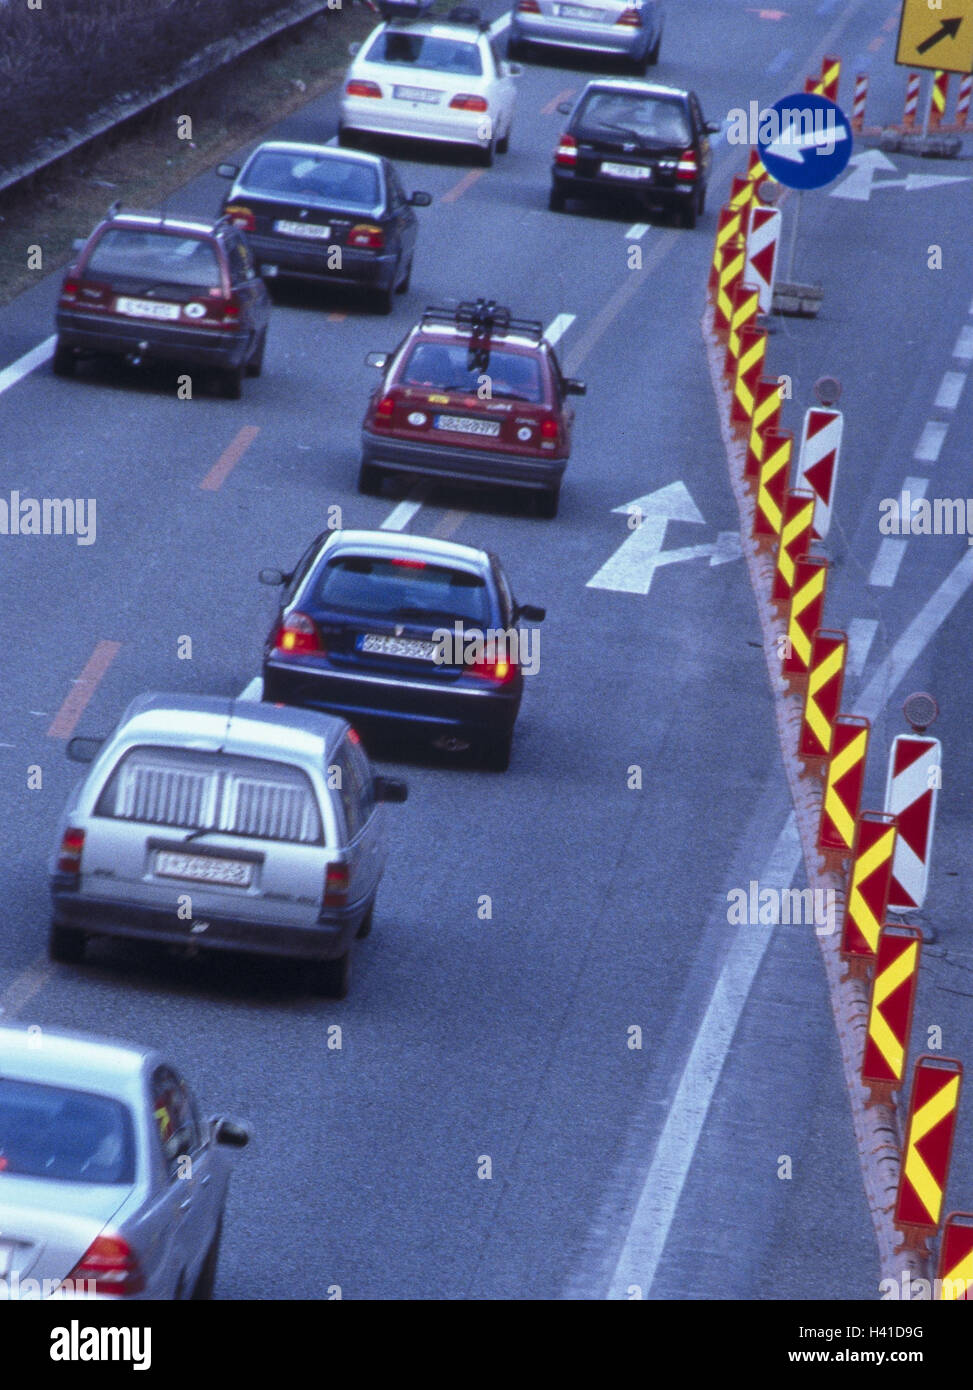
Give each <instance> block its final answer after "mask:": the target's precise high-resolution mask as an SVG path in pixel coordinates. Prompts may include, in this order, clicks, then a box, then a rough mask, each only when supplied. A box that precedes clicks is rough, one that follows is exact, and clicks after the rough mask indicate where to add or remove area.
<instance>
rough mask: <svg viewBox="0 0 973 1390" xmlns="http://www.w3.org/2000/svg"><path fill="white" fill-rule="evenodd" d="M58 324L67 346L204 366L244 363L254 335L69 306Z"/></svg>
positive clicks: (64, 343) (59, 315)
mask: <svg viewBox="0 0 973 1390" xmlns="http://www.w3.org/2000/svg"><path fill="white" fill-rule="evenodd" d="M56 326H57V332H58V339H59V342H60V343H61V344H62V345H63V346H64V347H71V348H79V349H80V350H82V351H87V352H110V353H120V354H123V355H127V354H132V355H134V356H137V357H142V358H155V359H162V360H164V361H170V362H196V363H199V364H201V365H202V366H212V367H239V366H242V364H243V363H244V362H245V361H246V358H247V353H248V349H249V346H250V335H249V334H248V333H246V332H244V331H242V330H239V329H238V330H236V331H234V332H231V333H220V332H219V331H216V330H209V331H207V330H201V329H198V328H184V327H182V326H181V325H179V324H170V323H154V322H153V323H144V322H142V321H140V320H127V319H122V318H119V317H118V316H117V315H114V314H113V315H108V314H97V315H95V314H79V313H76V312H74V311H73V310H66V309H59V310H58V312H57V316H56Z"/></svg>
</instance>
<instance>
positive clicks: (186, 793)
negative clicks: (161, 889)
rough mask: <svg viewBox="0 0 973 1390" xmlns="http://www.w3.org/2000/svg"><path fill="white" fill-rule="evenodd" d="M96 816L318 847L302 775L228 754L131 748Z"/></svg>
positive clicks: (309, 790)
mask: <svg viewBox="0 0 973 1390" xmlns="http://www.w3.org/2000/svg"><path fill="white" fill-rule="evenodd" d="M95 815H97V816H106V817H109V818H111V819H112V820H127V821H138V822H140V823H142V824H146V825H167V826H172V827H174V828H177V829H181V830H213V831H218V832H219V833H220V834H223V835H242V836H246V837H247V838H248V839H258V840H287V841H290V842H293V843H296V844H308V845H319V844H321V843H322V830H321V815H320V811H319V809H318V803H317V798H316V796H315V793H314V787H313V784H312V783H311V780H310V778H309V777H308V775H307V773H305V772H304V771H302V769H300V768H297V767H292V766H288V765H287V764H286V763H278V762H269V761H266V762H265V761H263V760H262V759H259V758H247V757H240V756H238V755H235V754H229V753H205V752H194V751H193V750H191V749H183V748H156V747H138V748H130V749H129V750H128V752H127V753H126V754H125V755H124V757H123V758H122V759H121V761H120V762H119V763H118V765H117V766H116V767H115V769H114V771H113V772H112V774H111V776H110V777H109V779H108V781H107V783H106V784H105V787H104V789H103V791H102V792H101V795H100V796H99V797H98V802H97V805H96V806H95Z"/></svg>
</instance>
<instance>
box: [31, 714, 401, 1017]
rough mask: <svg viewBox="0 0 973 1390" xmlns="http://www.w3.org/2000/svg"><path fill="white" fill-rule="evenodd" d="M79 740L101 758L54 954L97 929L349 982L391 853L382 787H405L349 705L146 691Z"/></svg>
mask: <svg viewBox="0 0 973 1390" xmlns="http://www.w3.org/2000/svg"><path fill="white" fill-rule="evenodd" d="M96 748H97V749H99V750H100V751H98V752H97V754H95V749H96ZM68 754H69V756H71V757H73V758H75V759H77V760H79V761H87V760H90V759H91V758H92V757H94V761H93V765H92V767H91V770H90V771H89V773H88V775H87V777H86V778H85V779H84V780H83V781H82V782H81V783H80V784H79V785H78V786H77V787H76V788H75V790H74V792H73V793H72V796H71V798H70V801H69V803H68V806H67V809H66V811H65V813H64V816H63V817H62V821H61V825H60V833H59V837H58V843H57V849H56V851H55V855H54V861H53V864H52V872H51V892H52V897H53V921H52V925H51V934H50V942H49V951H50V955H51V958H52V959H53V960H57V961H64V962H69V963H78V962H80V961H81V960H82V959H83V957H84V952H85V944H86V941H87V938H88V937H89V936H108V937H127V938H129V939H133V940H143V941H154V942H161V943H166V944H169V945H176V946H182V947H189V948H193V949H194V950H220V951H227V950H229V951H242V952H255V953H259V954H264V955H273V956H282V957H295V958H301V959H305V960H308V961H311V962H315V963H316V964H317V967H318V969H317V975H318V980H317V983H318V985H319V986H320V988H321V989H322V990H323V991H324V992H325V993H327V994H331V995H334V996H336V997H338V998H343V997H344V995H345V994H346V993H347V989H348V979H349V970H350V953H351V945H352V942H353V940H354V939H355V938H356V937H358V938H361V937H364V936H367V935H368V933H369V931H370V930H371V924H372V914H373V912H374V909H375V896H376V894H377V892H378V886H379V882H380V880H381V877H382V872H383V869H384V867H385V860H386V854H387V848H386V839H385V827H384V814H383V808H382V804H381V803H382V802H383V801H404V800H405V799H406V787H405V784H404V783H403V782H400V781H398V780H396V779H392V778H385V777H379V776H375V775H373V774H372V771H371V768H370V766H369V762H368V759H367V757H366V755H365V752H364V749H363V748H362V747H361V744H360V741H359V738H358V734H357V733H356V731H355V730H354V729H352V728H350V727H349V725H348V724H347V722H346V721H345V720H343V719H339V718H334V717H332V716H330V715H325V714H320V713H317V712H315V711H309V710H300V709H292V708H286V709H285V708H280V707H276V706H273V705H267V704H258V703H253V702H250V701H243V700H231V699H228V698H225V697H219V696H208V695H206V696H185V695H143V696H141V697H139V698H138V699H137V700H135V701H133V703H132V704H131V705H129V707H128V709H127V710H126V712H125V714H124V716H123V718H122V721H121V723H120V724H119V726H118V728H117V729H116V730H115V732H114V734H112V735H111V737H110V738H108V739H107V740H104V741H102V740H91V739H78V738H75V739H72V740H71V741H70V743H69V744H68Z"/></svg>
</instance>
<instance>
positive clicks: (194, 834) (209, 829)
mask: <svg viewBox="0 0 973 1390" xmlns="http://www.w3.org/2000/svg"><path fill="white" fill-rule="evenodd" d="M219 828H220V827H219V826H218V825H200V826H198V827H197V829H195V830H190V832H189V834H188V835H187V836H186V838H185V839H184V840H183V844H184V845H188V844H189V842H190V840H198V839H199V838H200V836H201V835H212V833H213V831H214V830H219Z"/></svg>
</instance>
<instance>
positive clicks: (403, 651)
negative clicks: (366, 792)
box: [260, 531, 544, 771]
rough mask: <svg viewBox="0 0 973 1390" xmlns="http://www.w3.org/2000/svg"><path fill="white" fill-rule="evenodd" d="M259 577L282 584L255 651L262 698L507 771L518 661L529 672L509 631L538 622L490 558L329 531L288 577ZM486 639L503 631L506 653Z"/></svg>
mask: <svg viewBox="0 0 973 1390" xmlns="http://www.w3.org/2000/svg"><path fill="white" fill-rule="evenodd" d="M260 579H261V582H262V583H265V584H271V585H283V586H284V593H283V596H282V599H281V605H280V608H279V611H278V613H277V617H276V618H275V620H274V625H273V627H272V628H271V630H270V633H269V635H268V638H267V641H266V644H265V646H264V658H263V699H264V700H267V701H271V702H276V703H281V704H291V705H303V706H305V707H307V708H310V709H318V710H323V711H326V712H328V713H333V714H340V715H342V716H343V717H344V718H346V719H348V720H350V721H351V722H352V723H353V724H355V725H356V726H360V727H362V728H363V729H364V730H366V731H367V727H368V726H369V724H371V725H373V726H374V727H375V728H379V727H380V726H384V727H386V728H389V727H391V728H397V729H399V730H406V731H411V732H412V733H413V734H416V733H418V734H419V736H420V738H421V739H423V740H425V741H427V742H430V743H432V744H433V745H434V746H436V747H439V748H445V749H449V750H451V751H454V750H460V749H465V748H469V747H471V746H472V747H473V748H474V749H475V751H476V752H477V753H478V754H479V756H480V757H481V758H482V759H483V761H484V762H485V763H486V764H487V765H488V766H489V767H491V768H493V769H495V770H497V771H504V770H506V768H507V767H508V765H509V762H510V749H511V743H512V740H513V730H514V724H515V722H516V719H517V714H518V711H519V708H520V702H521V698H522V696H523V690H524V669H523V667H524V665H525V663H524V661H522V660H521V658H522V657H524V656H525V655H526V656H530V660H529V661H528V662H527V663H526V665H527V669H528V672H530V671H531V669H536V662H535V661H534V658H533V656H531V655H530V652H528V651H527V648H526V644H525V642H524V634H523V633H522V632H521V631H520V630H519V629H518V628H517V626H516V625H517V624H518V623H519V622H520V621H521V620H522V619H526V620H527V621H528V622H540V621H541V620H542V619H543V617H544V609H543V608H536V607H533V606H532V605H529V604H519V603H517V602H516V601H515V599H514V597H513V594H512V591H511V588H510V583H509V581H508V579H507V577H506V575H505V574H504V572H503V570H502V569H501V567H500V563H499V561H498V560H497V558H496V556H494V555H491V554H489V553H488V552H486V551H483V550H476V549H474V548H473V547H472V546H467V545H457V544H456V543H454V542H452V541H443V540H436V539H433V538H430V537H425V536H407V535H402V534H400V533H396V532H389V531H330V532H325V533H324V534H322V535H320V536H317V537H316V538H315V540H314V541H312V543H311V545H310V546H309V547H308V549H307V551H306V552H305V554H304V556H303V557H302V559H301V560H300V562H299V564H298V565H297V566H296V568H295V569H294V570H293V571H291V572H290V573H288V574H284V573H282V572H281V571H280V570H261V572H260ZM491 632H492V633H494V634H497V633H500V632H503V633H506V634H507V640H506V642H505V644H504V645H503V646H501V644H500V643H499V642H497V641H496V639H495V638H494V642H493V645H492V646H491V645H490V634H491ZM446 634H448V638H447V636H446ZM511 634H513V636H511ZM478 635H479V641H480V646H479V647H477V645H476V643H477V637H478ZM529 636H530V637H533V638H536V637H537V634H536V633H532V634H529ZM531 648H532V650H533V651H535V652H536V650H537V648H536V644H535V643H531Z"/></svg>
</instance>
